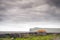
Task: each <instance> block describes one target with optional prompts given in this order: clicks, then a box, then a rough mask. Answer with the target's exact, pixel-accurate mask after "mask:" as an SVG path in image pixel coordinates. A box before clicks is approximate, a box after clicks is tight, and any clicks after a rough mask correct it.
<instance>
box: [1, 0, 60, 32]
mask: <svg viewBox="0 0 60 40" xmlns="http://www.w3.org/2000/svg"><path fill="white" fill-rule="evenodd" d="M33 27H40V28H42V27H43V28H46V27H47V28H50V27H51V28H52V27H53V28H57V27H58V28H60V0H0V31H29V29H30V28H33Z"/></svg>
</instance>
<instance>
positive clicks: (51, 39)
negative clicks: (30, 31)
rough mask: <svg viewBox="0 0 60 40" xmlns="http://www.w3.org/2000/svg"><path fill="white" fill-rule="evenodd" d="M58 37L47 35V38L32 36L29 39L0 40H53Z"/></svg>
mask: <svg viewBox="0 0 60 40" xmlns="http://www.w3.org/2000/svg"><path fill="white" fill-rule="evenodd" d="M56 37H60V35H46V36H30V37H27V38H14V39H11V38H0V40H53V39H54V38H56Z"/></svg>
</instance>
